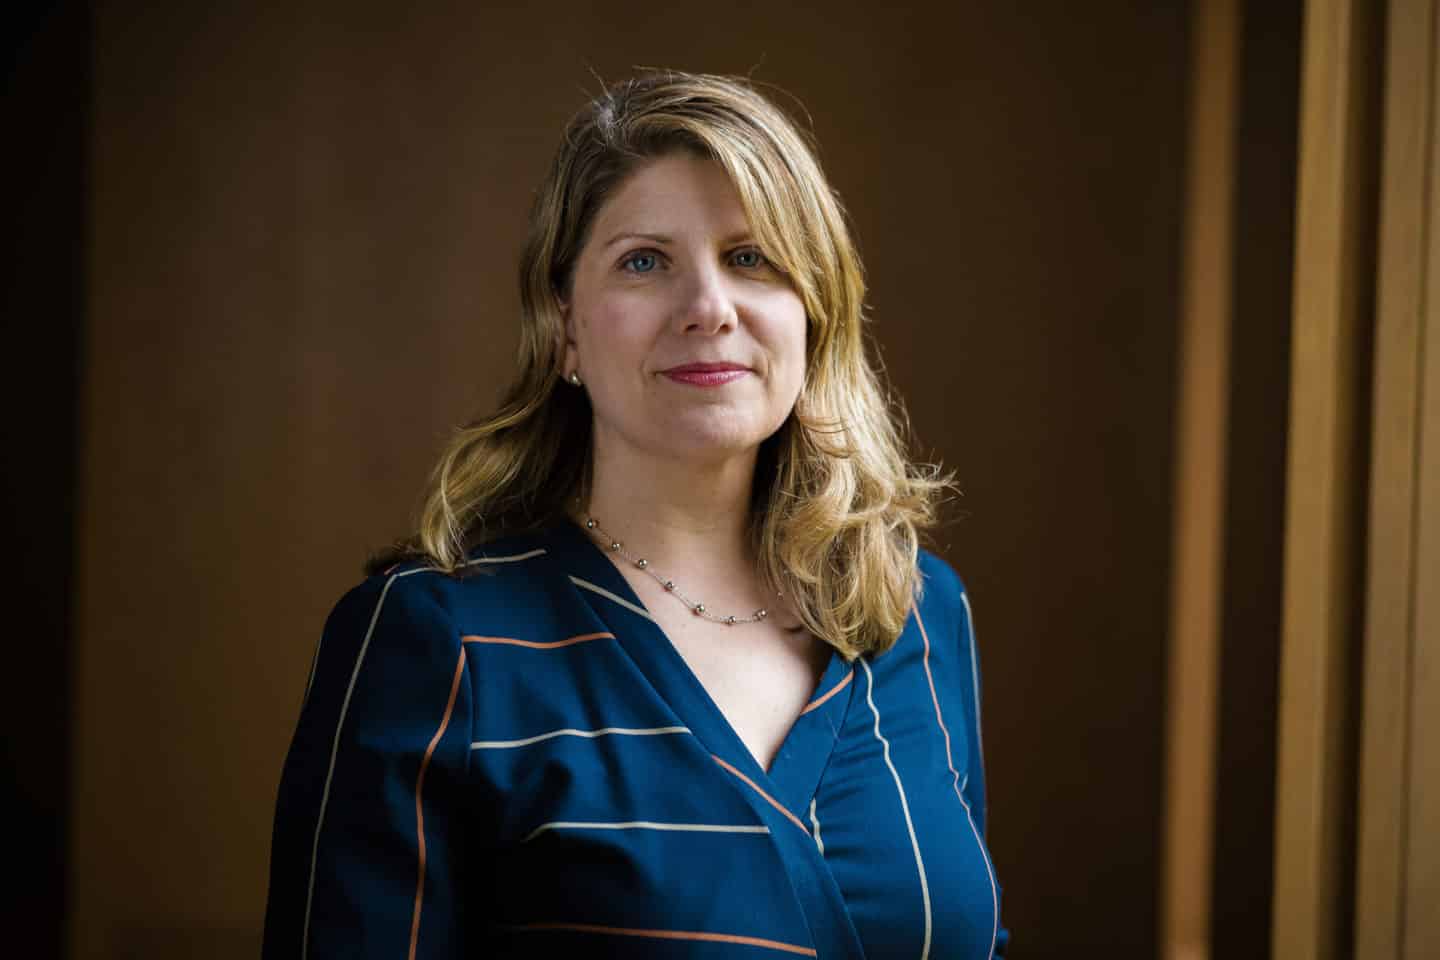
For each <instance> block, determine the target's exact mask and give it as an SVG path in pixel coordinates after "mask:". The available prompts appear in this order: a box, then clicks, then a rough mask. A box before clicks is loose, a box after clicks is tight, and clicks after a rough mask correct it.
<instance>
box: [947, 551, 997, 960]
mask: <svg viewBox="0 0 1440 960" xmlns="http://www.w3.org/2000/svg"><path fill="white" fill-rule="evenodd" d="M957 579H958V578H957ZM959 590H960V637H959V640H960V654H961V658H962V670H961V673H962V676H963V677H964V683H963V685H962V689H961V691H960V695H961V699H962V701H963V702H964V703H965V706H966V708H967V710H969V712H970V716H969V718H968V721H969V722H968V726H969V728H970V734H971V735H970V737H969V738H968V739H969V749H970V753H969V756H968V757H967V758H966V761H967V762H966V770H967V771H968V772H967V774H966V777H965V784H964V788H963V789H962V790H961V794H962V795H963V796H964V798H965V803H966V805H967V806H968V807H969V810H970V817H971V819H972V821H973V822H974V824H975V829H976V830H977V831H978V832H979V834H980V837H981V839H982V841H984V842H985V845H986V854H985V855H986V857H987V859H988V858H989V856H990V854H989V838H988V832H987V829H986V827H987V824H988V814H989V807H988V804H987V799H988V798H987V796H986V791H985V747H984V743H983V739H984V738H983V736H982V724H981V714H982V710H981V702H982V699H981V689H980V688H981V684H980V654H979V650H978V648H977V647H976V643H975V625H974V616H973V613H972V611H971V608H970V596H969V594H968V593H967V592H966V591H965V587H964V584H959ZM988 866H989V868H990V880H991V883H992V886H993V894H994V898H995V923H996V930H995V950H994V953H993V954H992V956H993V957H1004V956H1005V952H1006V948H1007V947H1008V945H1009V942H1010V931H1009V930H1008V929H1006V928H1005V927H1003V926H1001V925H1000V912H1001V911H1000V901H1001V896H1000V893H1001V890H1000V881H999V878H998V877H997V875H996V873H995V869H994V863H993V861H989V863H988Z"/></svg>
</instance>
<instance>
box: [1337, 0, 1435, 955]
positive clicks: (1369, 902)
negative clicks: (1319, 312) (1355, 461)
mask: <svg viewBox="0 0 1440 960" xmlns="http://www.w3.org/2000/svg"><path fill="white" fill-rule="evenodd" d="M1435 15H1436V4H1435V2H1434V0H1392V2H1391V4H1390V14H1389V24H1388V30H1387V34H1388V39H1387V45H1386V51H1387V52H1386V76H1385V134H1384V158H1383V173H1382V180H1381V185H1380V217H1381V220H1380V237H1379V266H1378V269H1379V279H1378V283H1379V287H1378V290H1377V294H1376V318H1375V394H1374V396H1375V399H1374V418H1373V446H1372V454H1371V462H1370V508H1369V517H1370V521H1369V523H1370V540H1369V549H1368V564H1369V569H1368V571H1367V580H1366V603H1367V609H1366V621H1365V681H1364V682H1365V687H1364V690H1365V699H1364V713H1363V716H1362V718H1361V756H1360V795H1359V801H1358V804H1359V809H1358V813H1359V835H1358V843H1359V847H1358V851H1357V853H1358V856H1357V871H1358V873H1357V880H1356V927H1355V952H1356V955H1357V956H1361V957H1375V958H1385V960H1390V958H1399V957H1401V956H1404V955H1405V954H1404V953H1403V951H1402V944H1403V942H1404V926H1405V923H1406V916H1407V905H1409V904H1412V903H1414V902H1415V901H1414V900H1413V897H1412V896H1411V894H1410V893H1409V892H1408V891H1407V889H1406V887H1407V881H1406V864H1407V858H1406V850H1407V848H1408V847H1409V846H1410V844H1412V843H1413V842H1419V841H1420V840H1421V838H1420V836H1418V835H1416V834H1414V833H1413V832H1411V831H1410V829H1409V828H1410V826H1411V823H1410V820H1411V817H1410V809H1409V808H1410V800H1411V797H1410V791H1409V784H1410V782H1411V781H1410V767H1411V764H1412V763H1413V762H1414V760H1415V758H1416V755H1415V753H1414V752H1413V751H1412V741H1411V736H1412V731H1414V733H1415V734H1418V736H1419V739H1418V740H1417V741H1415V743H1417V744H1423V743H1424V742H1425V741H1426V740H1427V738H1428V735H1427V734H1422V733H1420V732H1419V731H1420V730H1421V729H1423V728H1419V727H1416V726H1415V720H1416V714H1415V710H1414V706H1415V699H1414V693H1415V692H1418V688H1415V687H1412V672H1414V677H1413V679H1415V680H1417V681H1418V679H1419V672H1418V670H1417V669H1416V668H1417V667H1418V666H1419V658H1418V657H1417V650H1416V644H1417V642H1418V641H1419V640H1420V638H1421V637H1422V636H1423V634H1422V633H1420V632H1418V615H1419V613H1420V610H1419V605H1420V604H1421V602H1422V600H1423V591H1422V590H1421V585H1422V583H1423V582H1424V581H1422V579H1421V577H1420V571H1419V569H1418V563H1417V561H1418V559H1419V557H1418V555H1417V535H1418V534H1419V530H1418V527H1417V524H1418V521H1419V519H1420V510H1419V508H1420V504H1421V500H1422V496H1421V491H1422V489H1423V486H1422V484H1423V482H1424V481H1425V479H1426V478H1425V477H1424V475H1423V470H1422V469H1418V468H1419V467H1422V466H1423V465H1422V464H1420V455H1421V449H1420V442H1421V429H1420V428H1421V414H1422V409H1421V408H1422V404H1423V402H1424V397H1423V396H1422V393H1423V392H1424V391H1423V390H1422V384H1423V383H1424V365H1425V362H1426V359H1427V353H1426V351H1425V345H1426V329H1425V326H1426V323H1427V316H1433V315H1434V313H1435V308H1434V306H1433V300H1431V299H1430V297H1431V295H1429V294H1428V293H1427V277H1426V271H1427V267H1428V258H1429V257H1430V256H1432V255H1433V254H1431V253H1430V251H1431V249H1432V247H1433V244H1434V239H1433V237H1434V232H1433V231H1434V229H1435V227H1434V223H1433V221H1434V209H1435V208H1434V202H1435V201H1434V195H1433V186H1432V183H1431V177H1432V168H1433V165H1434V163H1435V159H1434V151H1435V132H1434V131H1435V128H1434V115H1435V110H1436V106H1437V105H1436V100H1435V86H1434V83H1435V71H1436V68H1437V64H1436V57H1435V31H1436V27H1437V23H1436V16H1435ZM1430 289H1434V288H1433V287H1430ZM1435 342H1436V341H1435V339H1434V338H1433V337H1431V338H1430V343H1431V344H1432V345H1433V344H1434V343H1435ZM1434 352H1435V351H1434V348H1433V346H1432V349H1431V351H1430V353H1431V354H1433V353H1434ZM1432 482H1433V481H1432ZM1431 577H1432V579H1431V580H1430V581H1429V582H1431V583H1432V584H1433V583H1435V582H1440V581H1437V580H1435V579H1434V577H1435V574H1434V573H1432V574H1431ZM1432 592H1433V591H1432ZM1430 729H1434V728H1433V727H1432V728H1430ZM1423 752H1424V751H1422V755H1423ZM1429 753H1431V754H1433V753H1434V751H1433V750H1432V751H1429ZM1437 900H1440V897H1432V898H1431V899H1430V900H1429V901H1427V902H1430V903H1434V902H1437ZM1420 912H1421V913H1433V911H1420ZM1416 955H1417V956H1418V954H1416Z"/></svg>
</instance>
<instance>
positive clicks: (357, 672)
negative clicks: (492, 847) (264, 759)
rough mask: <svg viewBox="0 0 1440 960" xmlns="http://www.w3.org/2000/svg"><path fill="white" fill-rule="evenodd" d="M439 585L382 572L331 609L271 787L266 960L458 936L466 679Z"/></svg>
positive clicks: (409, 951) (430, 951)
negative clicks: (289, 740)
mask: <svg viewBox="0 0 1440 960" xmlns="http://www.w3.org/2000/svg"><path fill="white" fill-rule="evenodd" d="M443 583H444V578H443V575H441V574H438V573H434V572H430V571H401V572H398V573H394V574H391V575H390V576H379V577H371V578H370V579H369V580H367V581H366V582H365V583H363V584H361V585H360V586H359V587H356V588H355V589H354V590H352V591H350V593H348V594H346V595H345V597H344V598H343V599H342V600H341V601H340V603H339V604H337V605H336V607H335V610H334V611H333V612H332V613H331V615H330V617H329V619H328V620H327V622H326V625H325V630H324V633H323V635H322V638H321V643H320V646H319V648H318V649H317V651H316V654H315V663H314V666H313V667H312V672H311V680H310V684H309V686H308V688H307V690H306V694H305V700H304V703H303V705H302V707H301V712H300V720H299V723H298V725H297V728H296V731H295V736H294V739H293V741H292V743H291V746H290V751H289V754H288V755H287V757H286V760H285V766H284V770H283V773H282V775H281V780H280V789H279V794H278V797H277V799H276V807H275V830H274V837H273V845H272V849H271V855H270V890H269V897H268V902H267V906H266V916H265V940H264V948H263V957H264V958H265V960H295V958H298V960H329V958H337V957H347V958H349V957H357V958H365V957H372V956H373V957H380V956H384V957H386V958H394V957H409V958H411V960H420V958H426V957H453V956H456V955H458V954H459V953H460V951H461V949H462V941H463V940H464V937H465V934H466V924H465V923H463V922H462V919H463V917H464V916H465V915H466V907H467V906H470V904H468V903H466V902H465V899H466V895H465V891H466V883H465V869H466V865H467V864H466V862H465V861H466V858H465V857H464V855H463V851H464V849H465V847H466V840H465V834H466V829H467V819H466V812H467V810H468V811H473V809H474V808H473V806H471V805H469V804H467V802H466V799H467V795H468V794H469V792H470V791H469V789H468V783H467V773H468V768H469V758H470V717H471V687H470V682H469V674H468V668H467V666H466V660H465V655H464V653H463V652H462V641H461V638H460V635H459V632H458V630H456V628H455V626H454V624H453V623H452V621H451V618H450V617H449V615H448V614H447V612H446V610H445V605H444V603H443V592H442V585H443ZM474 920H475V918H474V916H473V914H472V922H474Z"/></svg>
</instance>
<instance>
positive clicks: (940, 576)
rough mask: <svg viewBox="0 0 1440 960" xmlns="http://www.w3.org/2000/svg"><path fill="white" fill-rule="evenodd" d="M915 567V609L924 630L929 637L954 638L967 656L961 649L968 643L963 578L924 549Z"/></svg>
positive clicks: (969, 636) (970, 633)
mask: <svg viewBox="0 0 1440 960" xmlns="http://www.w3.org/2000/svg"><path fill="white" fill-rule="evenodd" d="M917 566H918V568H919V571H920V598H919V602H918V603H917V604H916V609H917V613H918V615H919V616H920V618H921V620H922V622H923V624H924V626H925V629H926V631H927V633H928V634H929V636H930V638H931V639H932V640H935V639H936V637H937V636H945V637H956V638H958V640H959V643H960V646H961V648H962V649H961V653H962V654H964V655H966V656H968V653H967V652H966V651H965V649H964V648H966V647H968V646H969V645H970V644H971V642H972V630H971V623H970V616H971V615H970V597H969V594H968V592H967V590H966V586H965V581H964V580H963V579H961V577H960V575H959V574H958V573H956V572H955V568H954V567H952V566H950V564H949V563H947V562H945V560H943V559H942V558H940V557H938V556H936V555H935V554H934V553H931V552H930V551H928V550H921V551H920V556H919V560H918V563H917Z"/></svg>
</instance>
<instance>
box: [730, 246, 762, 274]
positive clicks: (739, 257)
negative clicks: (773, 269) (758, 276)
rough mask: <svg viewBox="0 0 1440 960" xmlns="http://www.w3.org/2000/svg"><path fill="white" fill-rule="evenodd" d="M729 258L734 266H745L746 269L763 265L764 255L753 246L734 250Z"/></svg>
mask: <svg viewBox="0 0 1440 960" xmlns="http://www.w3.org/2000/svg"><path fill="white" fill-rule="evenodd" d="M731 260H732V261H733V262H734V264H735V266H737V267H745V268H747V269H753V268H754V267H763V266H764V265H765V257H764V256H763V255H761V253H760V251H759V250H756V249H755V248H754V247H751V248H749V249H746V250H736V251H735V253H734V254H732V255H731Z"/></svg>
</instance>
